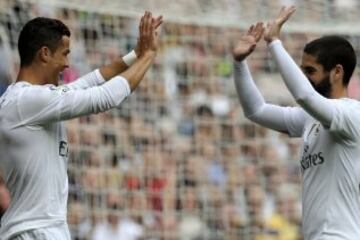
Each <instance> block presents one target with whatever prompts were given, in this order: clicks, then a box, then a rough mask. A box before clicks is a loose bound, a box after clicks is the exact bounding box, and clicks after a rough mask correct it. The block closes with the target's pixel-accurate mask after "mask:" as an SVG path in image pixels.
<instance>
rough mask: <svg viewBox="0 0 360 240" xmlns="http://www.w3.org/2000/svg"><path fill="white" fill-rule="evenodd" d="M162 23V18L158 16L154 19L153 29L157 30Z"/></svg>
mask: <svg viewBox="0 0 360 240" xmlns="http://www.w3.org/2000/svg"><path fill="white" fill-rule="evenodd" d="M162 23H163V16H161V15H160V16H158V17H157V18H155V19H154V28H155V29H157V28H158V27H159V26H160V25H161V24H162Z"/></svg>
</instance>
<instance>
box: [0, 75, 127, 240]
mask: <svg viewBox="0 0 360 240" xmlns="http://www.w3.org/2000/svg"><path fill="white" fill-rule="evenodd" d="M103 82H104V80H103V78H102V76H101V75H100V72H99V71H98V70H95V71H93V72H91V73H89V74H87V75H85V76H84V77H83V78H81V79H79V80H77V81H76V82H74V83H71V84H68V85H64V86H59V87H56V86H53V85H45V86H40V85H31V84H30V83H28V82H17V83H15V84H13V85H10V86H9V87H8V89H7V91H6V92H5V93H4V95H3V96H2V97H0V152H1V154H0V170H1V172H2V175H3V177H4V180H5V182H6V185H7V187H8V189H9V191H10V195H11V204H10V207H9V208H8V209H7V211H6V212H5V214H4V216H3V217H2V219H1V227H0V239H1V240H6V239H9V238H11V236H14V235H16V234H18V233H20V232H23V231H26V230H30V229H37V228H42V227H50V226H56V225H59V224H60V223H65V222H66V209H67V195H68V178H67V159H68V153H69V151H68V143H67V138H66V132H65V127H64V124H63V123H62V122H61V121H62V120H66V119H71V118H75V117H78V116H82V115H86V114H90V113H97V112H102V111H105V110H108V109H110V108H112V107H115V106H118V105H119V104H120V103H121V101H122V100H123V99H125V98H126V97H127V96H128V95H129V94H130V88H129V85H128V83H127V81H126V80H125V79H124V78H122V77H115V78H114V79H112V80H110V81H108V82H106V83H104V84H102V83H103ZM99 84H102V85H101V86H96V85H99Z"/></svg>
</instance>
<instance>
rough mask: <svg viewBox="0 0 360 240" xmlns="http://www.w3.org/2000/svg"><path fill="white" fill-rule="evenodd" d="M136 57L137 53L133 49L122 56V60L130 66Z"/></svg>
mask: <svg viewBox="0 0 360 240" xmlns="http://www.w3.org/2000/svg"><path fill="white" fill-rule="evenodd" d="M137 59H138V54H137V53H136V51H135V50H132V51H131V52H129V53H128V54H126V55H125V56H123V57H122V60H123V61H124V63H125V64H126V65H127V66H128V67H130V66H131V65H132V64H133V63H134V62H135V61H136V60H137Z"/></svg>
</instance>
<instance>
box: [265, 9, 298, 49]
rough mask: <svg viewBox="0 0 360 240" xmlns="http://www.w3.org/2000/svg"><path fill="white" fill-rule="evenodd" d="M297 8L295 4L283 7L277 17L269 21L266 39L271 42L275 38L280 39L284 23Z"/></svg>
mask: <svg viewBox="0 0 360 240" xmlns="http://www.w3.org/2000/svg"><path fill="white" fill-rule="evenodd" d="M295 10H296V8H295V7H294V6H291V7H282V8H281V10H280V13H279V15H278V16H277V18H276V19H275V20H273V21H271V22H269V23H267V25H266V28H265V34H264V39H265V41H266V42H268V43H269V42H272V41H273V40H275V39H279V36H280V30H281V27H282V25H283V24H284V23H285V22H286V21H287V20H288V19H289V18H290V16H291V15H292V14H293V13H294V12H295Z"/></svg>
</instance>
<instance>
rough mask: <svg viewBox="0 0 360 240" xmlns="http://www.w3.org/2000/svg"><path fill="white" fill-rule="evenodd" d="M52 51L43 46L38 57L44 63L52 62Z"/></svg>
mask: <svg viewBox="0 0 360 240" xmlns="http://www.w3.org/2000/svg"><path fill="white" fill-rule="evenodd" d="M51 54H52V53H51V50H50V48H48V47H46V46H42V47H41V48H40V50H39V51H38V56H39V59H40V61H41V62H43V63H47V62H49V60H50V57H51Z"/></svg>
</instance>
